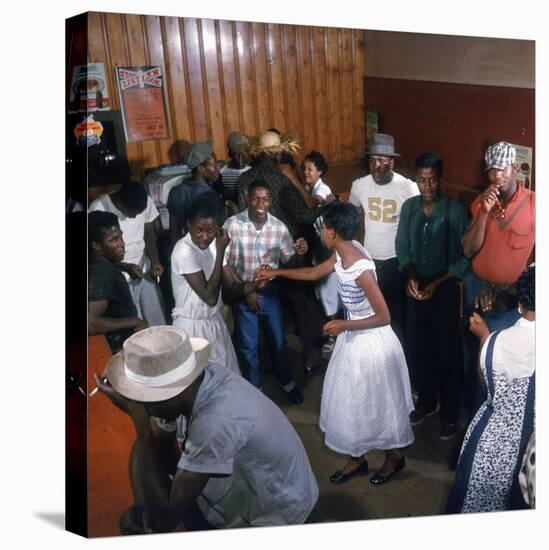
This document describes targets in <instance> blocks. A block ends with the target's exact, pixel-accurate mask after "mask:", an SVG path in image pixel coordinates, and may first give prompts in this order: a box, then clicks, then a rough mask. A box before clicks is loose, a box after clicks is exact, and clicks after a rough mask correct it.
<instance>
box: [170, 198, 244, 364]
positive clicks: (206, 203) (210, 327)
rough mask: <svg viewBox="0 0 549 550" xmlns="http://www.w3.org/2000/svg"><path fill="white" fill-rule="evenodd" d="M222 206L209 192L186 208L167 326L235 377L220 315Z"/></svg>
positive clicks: (175, 251) (176, 251)
mask: <svg viewBox="0 0 549 550" xmlns="http://www.w3.org/2000/svg"><path fill="white" fill-rule="evenodd" d="M223 208H224V207H223V202H222V201H221V199H220V198H219V196H218V195H217V194H216V193H214V192H213V191H212V192H211V193H210V192H207V193H203V194H201V195H199V196H198V197H197V198H196V199H195V201H194V202H193V204H192V205H191V207H190V209H189V215H188V218H187V223H188V228H189V232H188V233H187V235H185V237H183V238H182V239H180V240H179V241H178V242H177V243H176V245H175V247H174V249H173V252H172V257H171V266H172V287H173V294H174V299H175V307H174V309H173V311H172V318H173V325H174V326H176V327H179V328H182V329H183V330H184V331H185V332H186V333H187V334H188V335H189V336H191V337H193V338H205V339H206V340H208V342H210V345H211V352H210V359H211V360H212V361H215V362H218V363H221V364H222V365H226V366H227V367H228V368H229V369H231V370H232V371H234V372H236V373H238V374H240V369H239V368H238V360H237V358H236V354H235V351H234V347H233V343H232V341H231V336H230V334H229V330H228V329H227V325H226V323H225V321H224V320H223V317H222V316H221V310H222V308H223V302H222V300H221V280H222V270H223V257H224V253H225V249H226V248H227V245H228V244H229V241H230V239H229V237H228V235H227V234H226V233H225V231H224V230H223V229H222V227H221V225H220V221H221V216H222V213H223Z"/></svg>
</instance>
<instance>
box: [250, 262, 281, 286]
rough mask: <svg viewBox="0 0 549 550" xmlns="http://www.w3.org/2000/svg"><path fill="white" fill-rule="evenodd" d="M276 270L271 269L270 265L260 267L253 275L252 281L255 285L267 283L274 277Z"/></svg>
mask: <svg viewBox="0 0 549 550" xmlns="http://www.w3.org/2000/svg"><path fill="white" fill-rule="evenodd" d="M277 271H278V270H276V269H273V268H272V267H271V266H270V265H266V264H264V265H260V266H259V267H258V268H257V269H256V270H255V271H254V275H253V280H254V282H256V283H262V282H269V281H270V280H272V279H274V278H275V277H276V272H277Z"/></svg>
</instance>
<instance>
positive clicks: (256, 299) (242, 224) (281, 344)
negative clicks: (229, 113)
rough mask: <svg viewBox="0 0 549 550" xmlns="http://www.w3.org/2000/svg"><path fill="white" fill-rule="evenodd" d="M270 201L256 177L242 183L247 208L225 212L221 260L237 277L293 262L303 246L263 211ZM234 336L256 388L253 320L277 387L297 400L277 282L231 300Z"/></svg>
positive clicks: (298, 259) (300, 398)
mask: <svg viewBox="0 0 549 550" xmlns="http://www.w3.org/2000/svg"><path fill="white" fill-rule="evenodd" d="M271 203H272V195H271V189H270V187H269V185H268V184H267V183H265V182H263V181H261V180H256V181H253V182H252V183H251V184H250V186H249V189H248V208H247V210H244V211H243V212H240V213H239V214H237V215H236V216H232V217H231V218H229V219H228V220H227V221H226V222H225V224H224V226H223V229H224V230H225V231H226V232H227V234H228V236H229V237H230V239H231V242H230V243H229V246H228V247H227V250H226V251H225V261H226V262H227V264H228V265H229V266H230V267H231V268H232V269H233V271H234V272H235V273H236V274H237V275H238V276H239V277H240V278H241V279H242V281H244V282H245V283H246V282H250V281H253V279H254V272H255V271H256V270H257V269H258V268H260V267H262V266H270V267H273V268H278V266H279V264H280V262H282V263H283V264H285V265H288V266H290V265H299V264H300V263H301V258H302V257H303V255H304V254H306V252H307V249H308V248H307V242H306V241H305V239H303V238H299V239H297V240H296V241H295V242H293V240H292V237H291V235H290V232H289V231H288V229H287V227H286V226H285V225H284V223H282V222H281V221H280V220H279V219H278V218H275V217H274V216H272V215H271V214H269V208H270V207H271ZM233 313H234V317H235V325H236V327H235V328H236V336H237V342H238V347H239V349H240V353H241V357H242V362H243V374H244V376H246V378H247V379H248V380H249V381H250V382H251V383H252V384H253V385H254V386H256V387H258V388H261V373H260V369H259V322H260V321H261V323H262V326H263V329H264V330H265V333H266V336H267V344H268V346H269V349H270V352H271V355H272V357H273V364H274V373H275V376H276V378H277V380H278V383H279V385H280V386H281V388H282V389H283V390H284V391H285V392H286V393H287V394H288V398H289V400H290V402H292V403H302V402H303V395H302V393H301V391H300V390H299V388H298V387H297V386H296V384H295V380H294V376H293V373H292V371H291V369H290V366H289V358H288V346H287V343H286V336H285V334H284V322H283V316H282V306H281V303H280V298H279V293H278V286H277V284H276V283H270V284H269V285H268V286H266V287H265V288H263V289H261V290H256V291H254V292H251V293H249V294H246V297H245V298H244V299H243V300H240V301H238V302H237V303H236V304H235V305H234V306H233Z"/></svg>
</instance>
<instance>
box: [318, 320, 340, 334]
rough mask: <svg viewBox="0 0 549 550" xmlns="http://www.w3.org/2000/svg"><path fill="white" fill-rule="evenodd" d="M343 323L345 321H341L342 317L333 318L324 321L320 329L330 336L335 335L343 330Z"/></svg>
mask: <svg viewBox="0 0 549 550" xmlns="http://www.w3.org/2000/svg"><path fill="white" fill-rule="evenodd" d="M344 324H345V321H343V320H342V319H334V320H333V321H329V322H328V323H326V324H325V325H324V326H323V327H322V330H323V331H324V332H325V333H326V334H329V335H330V336H337V335H338V334H341V333H342V332H343V331H344V330H345V325H344Z"/></svg>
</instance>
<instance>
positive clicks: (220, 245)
mask: <svg viewBox="0 0 549 550" xmlns="http://www.w3.org/2000/svg"><path fill="white" fill-rule="evenodd" d="M230 242H231V238H230V237H229V234H228V233H227V232H226V231H225V230H224V229H223V228H222V227H220V228H219V229H218V230H217V235H216V236H215V246H216V249H217V253H218V254H223V253H224V252H225V249H226V248H227V247H228V246H229V243H230Z"/></svg>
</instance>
